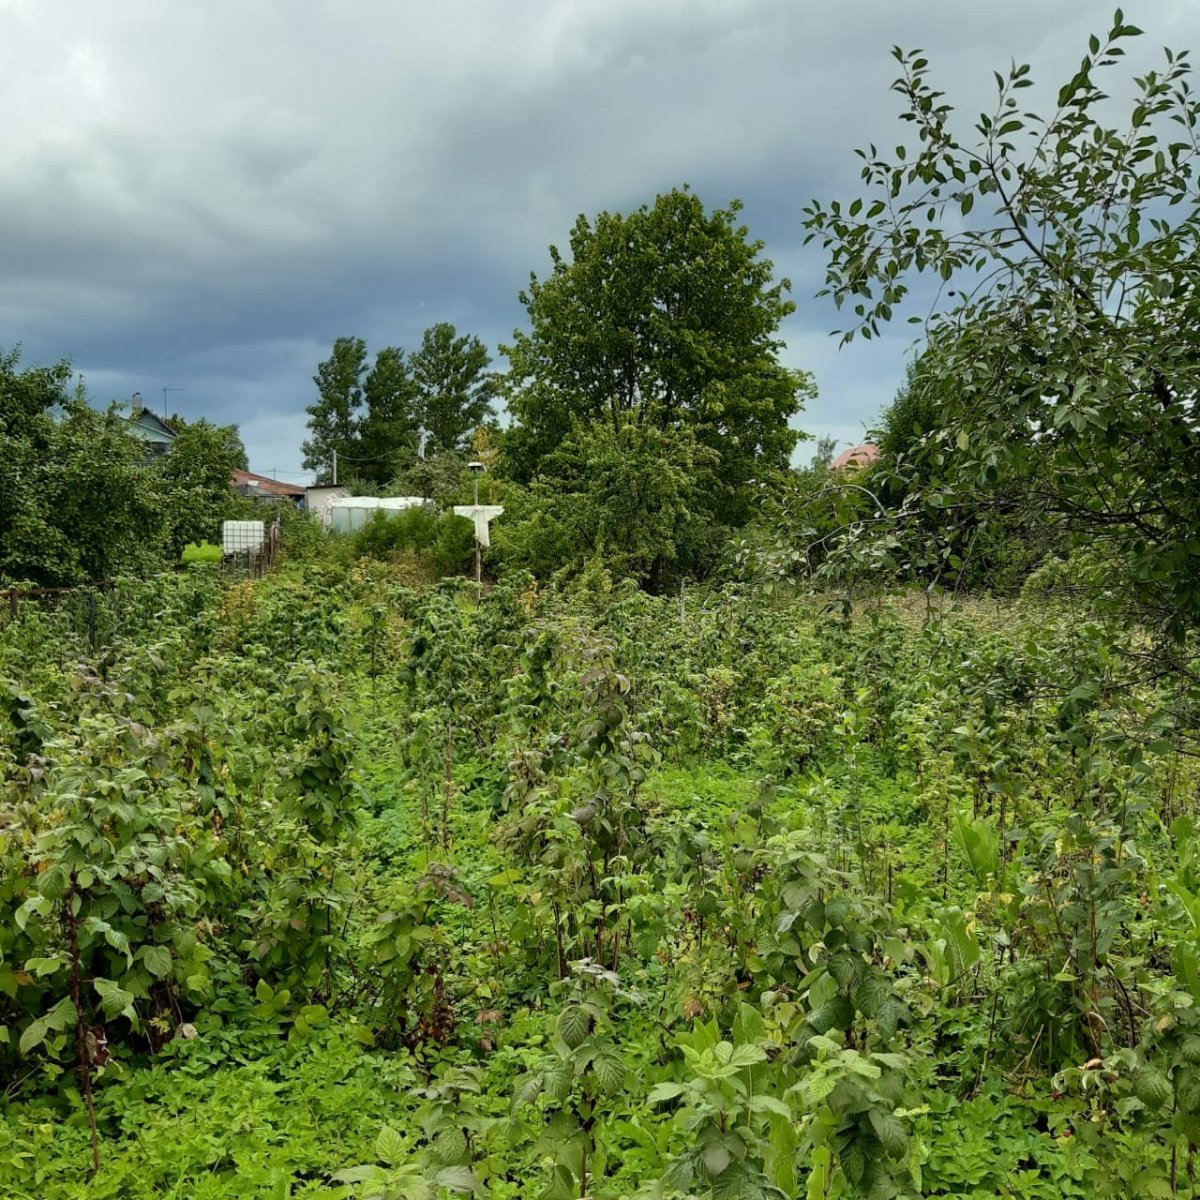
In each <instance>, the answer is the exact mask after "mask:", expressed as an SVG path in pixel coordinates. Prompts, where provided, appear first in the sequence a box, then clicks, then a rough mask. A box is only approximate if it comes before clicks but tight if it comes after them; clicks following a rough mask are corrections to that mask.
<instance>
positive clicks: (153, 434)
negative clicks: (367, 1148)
mask: <svg viewBox="0 0 1200 1200" xmlns="http://www.w3.org/2000/svg"><path fill="white" fill-rule="evenodd" d="M129 426H130V432H131V433H134V434H136V435H137V436H138V437H140V438H145V439H146V441H148V442H161V441H168V442H173V441H174V440H175V430H174V429H172V428H171V427H170V425H168V424H167V423H166V421H164V420H163V419H162V417H159V416H155V414H154V413H152V412H151V411H150V410H149V409H148V408H143V409H141V410H140V411H139V412H135V413H134V414H133V415H132V416H131V417H130V418H129Z"/></svg>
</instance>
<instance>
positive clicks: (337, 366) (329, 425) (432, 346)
mask: <svg viewBox="0 0 1200 1200" xmlns="http://www.w3.org/2000/svg"><path fill="white" fill-rule="evenodd" d="M490 362H491V360H490V358H489V356H488V352H487V349H486V347H485V346H484V345H483V343H482V342H481V341H480V340H479V339H478V338H477V337H475V336H473V335H470V334H464V335H462V336H459V335H458V332H457V330H455V328H454V326H453V325H449V324H446V323H445V322H441V323H439V324H437V325H433V326H431V327H430V328H429V329H427V330H426V331H425V333H424V335H423V337H422V339H421V344H420V346H419V347H418V348H417V349H416V350H414V351H412V352H411V353H410V354H406V353H405V351H403V350H401V349H398V348H397V347H395V346H385V347H383V349H381V350H380V351H379V352H378V353H377V354H376V355H375V362H374V364H373V365H372V366H371V367H370V368H369V369H368V366H367V344H366V342H364V341H363V340H362V338H348V337H343V338H338V339H337V340H336V341H335V342H334V344H333V353H332V354H331V355H330V357H329V358H328V359H326V360H325V362H323V363H321V364H320V366H319V367H318V368H317V374H316V375H315V376H314V377H313V382H314V383H315V384H316V385H317V392H318V398H317V401H316V403H315V404H312V405H310V406H309V408H308V410H307V411H308V418H309V419H308V429H309V437H308V440H307V441H305V443H304V465H305V466H306V467H309V468H312V469H314V470H316V471H317V474H318V479H319V481H320V482H322V483H331V482H332V481H333V457H334V451H336V452H337V456H338V479H339V481H341V482H345V481H346V480H358V481H360V482H362V483H365V484H368V485H371V486H376V487H382V486H385V485H387V484H389V483H390V482H391V481H392V480H394V479H396V478H397V477H402V476H405V475H407V474H409V473H416V474H417V475H418V476H419V475H420V473H421V467H420V464H421V463H422V462H423V461H424V458H423V455H422V456H419V454H418V451H419V450H421V449H423V450H424V451H425V453H427V454H428V455H429V456H430V457H431V458H434V459H437V458H443V459H453V458H454V456H456V455H458V454H459V453H461V452H464V451H466V450H467V449H468V446H467V442H468V440H469V438H470V436H471V434H472V433H474V432H475V430H476V429H478V428H479V427H480V426H482V425H483V424H484V423H485V422H486V421H487V420H488V419H489V418H490V417H491V416H492V414H493V410H492V398H493V395H494V393H495V384H494V382H493V379H492V375H491V373H490V372H489V370H488V368H489V366H490ZM364 409H365V411H362V412H360V410H364ZM403 494H406V495H420V496H425V497H426V498H428V499H440V498H441V497H440V496H436V495H434V492H433V490H432V489H428V490H425V489H422V490H418V491H416V492H405V493H403Z"/></svg>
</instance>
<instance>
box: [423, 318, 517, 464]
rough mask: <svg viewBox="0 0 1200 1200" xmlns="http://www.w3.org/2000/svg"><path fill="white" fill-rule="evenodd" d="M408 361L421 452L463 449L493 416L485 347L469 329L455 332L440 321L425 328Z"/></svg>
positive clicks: (491, 382)
mask: <svg viewBox="0 0 1200 1200" xmlns="http://www.w3.org/2000/svg"><path fill="white" fill-rule="evenodd" d="M409 362H410V363H411V366H412V372H413V381H414V383H415V386H416V418H417V422H418V424H419V425H420V426H421V428H422V429H423V430H424V431H425V433H426V436H427V439H428V440H427V442H426V447H425V449H426V453H427V454H433V455H438V454H453V453H455V452H461V451H465V450H466V449H467V448H468V447H467V441H468V439H469V437H470V436H471V434H472V433H474V432H475V430H476V429H478V428H479V427H480V426H481V425H483V424H485V422H486V421H487V420H488V419H489V418H490V417H491V416H492V415H493V409H492V399H493V397H494V396H495V393H496V384H495V381H494V378H493V376H492V375H491V373H490V371H489V370H488V368H489V367H490V366H491V356H490V355H489V354H488V352H487V348H486V347H485V346H484V344H483V343H482V342H481V341H480V340H479V339H478V338H477V337H475V336H474V335H473V334H463V335H462V336H459V334H458V331H457V330H456V329H455V328H454V326H453V325H450V324H448V323H446V322H445V321H442V322H439V323H438V324H437V325H433V326H431V327H430V328H429V329H427V330H425V332H424V334H422V336H421V345H420V346H419V347H418V348H417V349H416V350H414V351H413V353H412V356H411V358H410V359H409Z"/></svg>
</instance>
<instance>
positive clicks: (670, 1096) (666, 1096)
mask: <svg viewBox="0 0 1200 1200" xmlns="http://www.w3.org/2000/svg"><path fill="white" fill-rule="evenodd" d="M686 1091H687V1087H686V1086H685V1085H684V1084H682V1083H656V1084H655V1085H654V1086H653V1087H652V1088H651V1089H650V1091H649V1092H648V1093H647V1095H646V1103H647V1104H662V1103H664V1102H665V1101H667V1100H674V1099H675V1098H676V1097H677V1096H682V1095H683V1093H684V1092H686Z"/></svg>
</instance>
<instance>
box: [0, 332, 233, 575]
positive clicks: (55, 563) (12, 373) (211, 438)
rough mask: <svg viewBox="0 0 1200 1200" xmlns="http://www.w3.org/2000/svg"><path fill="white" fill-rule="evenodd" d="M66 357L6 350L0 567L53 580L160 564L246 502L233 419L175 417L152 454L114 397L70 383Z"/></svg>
mask: <svg viewBox="0 0 1200 1200" xmlns="http://www.w3.org/2000/svg"><path fill="white" fill-rule="evenodd" d="M70 379H71V368H70V364H69V363H67V362H65V361H64V362H59V363H55V364H53V365H52V366H48V367H40V366H39V367H28V368H22V367H21V365H20V359H19V356H18V353H17V351H16V350H12V351H9V352H7V353H3V354H0V578H6V579H10V580H19V581H32V582H34V583H39V584H45V585H50V586H58V585H70V584H75V583H82V582H86V581H88V580H97V579H108V578H111V577H112V576H114V575H117V574H121V573H140V572H146V571H154V570H158V569H161V568H162V567H163V566H164V565H166V564H168V563H171V562H176V561H178V557H179V552H180V550H182V548H183V546H184V545H185V544H186V543H187V542H189V541H200V540H202V539H205V538H208V539H211V538H215V537H216V536H217V535H218V533H219V529H220V522H221V520H222V519H223V518H224V517H227V516H233V515H236V514H237V513H238V512H239V511H240V508H241V507H242V505H241V502H240V500H239V498H238V497H237V496H235V495H234V493H233V492H232V491H231V489H230V486H229V484H230V476H231V473H232V471H233V469H234V468H235V467H237V466H241V465H244V463H245V451H244V449H243V448H242V444H241V440H240V438H239V437H238V436H237V430H236V428H235V427H234V426H215V425H211V424H209V423H208V422H206V421H198V422H196V423H194V424H190V425H189V424H186V423H184V422H181V421H179V420H178V418H174V419H173V420H172V422H171V424H172V426H173V427H174V428H175V429H176V431H177V436H176V438H175V442H174V443H173V444H172V447H171V450H170V451H169V452H168V453H167V454H166V455H164V456H163V458H162V459H160V460H157V461H155V462H154V463H151V464H147V463H146V462H145V444H144V443H143V442H141V441H140V440H139V439H138V438H136V437H134V436H132V435H131V434H130V432H129V429H128V422H127V420H126V417H125V416H124V415H123V414H121V413H120V412H119V411H118V410H117V409H116V407H115V406H110V407H109V408H108V410H107V411H104V412H101V411H98V410H97V409H95V408H93V407H92V406H91V405H90V404H88V402H87V398H86V396H85V395H84V393H83V391H82V389H76V390H71V389H70V388H69V386H68V385H69V383H70Z"/></svg>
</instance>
